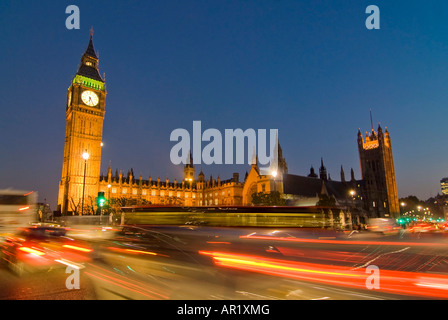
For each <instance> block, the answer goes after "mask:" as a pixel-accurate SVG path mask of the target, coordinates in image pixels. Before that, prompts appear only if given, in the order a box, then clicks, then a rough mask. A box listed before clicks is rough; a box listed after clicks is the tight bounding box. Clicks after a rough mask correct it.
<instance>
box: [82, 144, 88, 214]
mask: <svg viewBox="0 0 448 320" xmlns="http://www.w3.org/2000/svg"><path fill="white" fill-rule="evenodd" d="M82 158H83V159H84V182H83V184H82V204H81V215H84V192H85V189H86V169H87V160H89V154H88V152H87V150H86V151H85V152H84V153H83V154H82Z"/></svg>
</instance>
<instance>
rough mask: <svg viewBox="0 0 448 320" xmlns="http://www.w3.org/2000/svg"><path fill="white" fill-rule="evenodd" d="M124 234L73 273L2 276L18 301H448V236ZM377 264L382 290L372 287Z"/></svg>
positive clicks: (217, 231) (213, 231)
mask: <svg viewBox="0 0 448 320" xmlns="http://www.w3.org/2000/svg"><path fill="white" fill-rule="evenodd" d="M142 230H149V236H148V237H140V235H139V237H140V238H138V239H137V241H136V238H135V235H134V234H131V235H126V236H123V235H121V236H116V237H113V238H112V239H109V240H107V241H102V242H101V245H98V244H96V246H95V247H96V248H98V249H97V250H100V249H99V248H101V250H100V251H101V254H100V255H99V256H98V258H99V259H95V260H92V261H91V262H87V263H85V264H84V268H83V269H81V270H80V273H79V274H80V278H79V284H80V288H79V289H71V290H70V289H67V287H66V281H67V278H68V277H69V276H70V274H67V273H65V268H62V267H61V268H54V269H51V270H46V271H40V272H38V273H33V274H25V275H24V276H22V277H18V276H16V275H14V274H12V273H11V272H10V271H9V270H7V269H6V268H4V267H3V268H1V269H0V287H1V291H0V299H3V300H5V299H9V300H23V299H26V300H116V299H117V300H154V299H157V300H158V299H160V300H167V299H168V300H331V299H336V300H364V299H367V300H376V299H386V300H390V299H446V298H447V297H448V236H447V234H445V233H437V234H408V233H404V234H401V235H400V234H399V235H386V236H385V235H376V234H372V233H367V232H361V233H354V234H352V235H351V236H348V234H347V233H342V232H333V231H322V230H297V229H291V230H289V229H288V230H287V229H282V230H277V232H276V231H275V230H273V229H272V230H270V229H243V228H237V229H226V228H207V227H182V228H173V227H169V228H161V227H151V228H143V229H142ZM369 265H374V266H376V267H378V269H379V271H380V273H379V280H380V281H379V288H378V289H376V288H373V289H369V288H367V286H366V283H367V278H368V276H369V275H370V274H369V273H366V271H365V270H366V268H367V267H368V266H369Z"/></svg>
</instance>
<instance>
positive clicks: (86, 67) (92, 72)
mask: <svg viewBox="0 0 448 320" xmlns="http://www.w3.org/2000/svg"><path fill="white" fill-rule="evenodd" d="M98 62H99V58H98V54H97V53H96V51H95V47H94V46H93V28H92V29H90V41H89V45H88V46H87V49H86V51H85V52H84V54H83V55H82V58H81V65H80V66H79V69H78V72H77V73H76V74H77V75H81V76H84V77H88V78H90V79H93V80H96V81H101V82H103V83H104V79H103V78H102V77H101V74H100V71H99V69H98Z"/></svg>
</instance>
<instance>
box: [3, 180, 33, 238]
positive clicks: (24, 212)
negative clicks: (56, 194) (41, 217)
mask: <svg viewBox="0 0 448 320" xmlns="http://www.w3.org/2000/svg"><path fill="white" fill-rule="evenodd" d="M36 204H37V192H33V191H31V192H28V191H21V190H13V189H4V190H0V237H3V238H4V237H6V236H8V235H10V234H13V233H15V232H16V231H17V229H18V228H23V227H29V226H30V224H31V223H32V222H36V221H37V212H36Z"/></svg>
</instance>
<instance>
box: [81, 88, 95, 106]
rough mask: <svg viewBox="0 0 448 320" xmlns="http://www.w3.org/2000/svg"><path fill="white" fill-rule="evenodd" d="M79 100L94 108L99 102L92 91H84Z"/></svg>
mask: <svg viewBox="0 0 448 320" xmlns="http://www.w3.org/2000/svg"><path fill="white" fill-rule="evenodd" d="M81 99H82V102H84V103H85V104H86V105H88V106H91V107H94V106H96V105H97V104H98V102H99V99H98V96H97V95H96V93H95V92H93V91H84V92H83V93H82V95H81Z"/></svg>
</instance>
